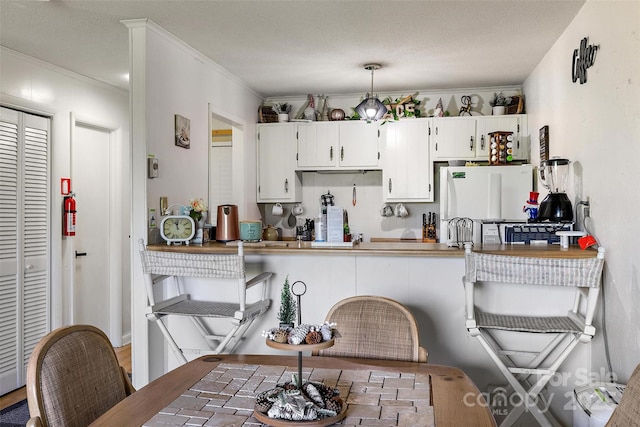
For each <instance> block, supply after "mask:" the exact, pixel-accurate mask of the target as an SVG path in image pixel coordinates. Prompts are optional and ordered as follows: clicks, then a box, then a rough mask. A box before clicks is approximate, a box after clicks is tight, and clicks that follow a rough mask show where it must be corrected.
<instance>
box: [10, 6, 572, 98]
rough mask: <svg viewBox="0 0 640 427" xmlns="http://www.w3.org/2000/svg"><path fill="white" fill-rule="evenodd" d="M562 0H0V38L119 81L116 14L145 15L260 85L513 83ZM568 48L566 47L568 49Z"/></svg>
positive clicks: (562, 22) (567, 18)
mask: <svg viewBox="0 0 640 427" xmlns="http://www.w3.org/2000/svg"><path fill="white" fill-rule="evenodd" d="M583 4H584V1H583V0H569V1H560V0H555V1H543V0H535V1H534V0H522V1H506V0H502V1H492V0H465V1H435V0H434V1H429V0H424V1H420V0H413V1H397V0H396V1H393V0H386V1H382V0H377V1H375V0H374V1H355V0H352V1H349V0H343V1H322V0H315V1H311V0H288V1H269V0H261V1H241V0H235V1H231V0H226V1H222V0H218V1H216V0H209V1H194V0H172V1H164V0H162V1H160V0H153V1H149V0H146V1H144V0H138V1H132V0H130V1H115V0H113V1H112V0H109V1H106V0H50V1H31V0H20V1H13V0H0V44H1V45H2V46H5V47H7V48H10V49H13V50H16V51H19V52H22V53H24V54H27V55H30V56H33V57H36V58H39V59H42V60H44V61H46V62H49V63H52V64H55V65H58V66H60V67H63V68H66V69H68V70H71V71H75V72H77V73H79V74H83V75H85V76H88V77H92V78H94V79H97V80H100V81H103V82H105V83H108V84H110V85H113V86H117V87H121V88H124V89H127V88H128V82H127V81H126V79H125V78H124V77H123V76H124V75H126V73H127V72H128V33H127V31H128V30H127V28H126V27H125V26H124V25H123V24H122V23H121V22H120V20H123V19H135V18H149V19H151V20H152V21H154V22H155V23H156V24H158V25H159V26H161V27H163V28H164V29H166V30H167V31H169V32H170V33H172V34H174V35H175V36H176V37H178V38H179V39H181V40H182V41H184V42H186V43H187V44H189V45H190V46H192V47H193V48H195V49H196V50H198V51H200V52H201V53H202V54H204V55H205V56H207V57H209V58H211V59H212V60H213V61H215V62H216V63H218V64H219V65H221V66H222V67H224V68H225V69H227V70H228V71H229V72H231V73H232V74H234V75H236V76H238V77H239V78H241V79H242V80H244V81H245V82H246V83H247V85H248V86H249V87H250V88H252V89H253V90H255V91H256V92H257V93H259V94H260V95H262V96H264V97H270V96H271V97H273V96H288V95H304V94H307V93H314V94H346V93H359V92H366V91H367V90H368V89H370V84H371V76H370V73H369V72H368V71H365V70H364V68H363V65H364V64H365V63H369V62H379V63H381V64H382V65H383V68H382V69H381V70H379V71H376V72H375V76H374V87H375V91H376V92H400V91H407V90H416V89H417V90H432V89H433V90H435V89H448V88H468V87H486V86H504V85H519V84H522V83H523V81H524V80H525V78H526V77H527V76H528V75H529V74H530V72H531V71H532V70H533V68H534V67H535V66H536V65H537V64H538V62H540V60H541V59H542V57H543V56H544V54H545V53H546V52H547V51H548V50H549V48H550V47H551V46H552V45H553V43H554V42H555V41H556V40H557V39H558V37H559V36H560V34H561V33H562V32H563V31H564V29H565V28H566V27H567V25H568V24H569V23H570V22H571V20H572V19H573V18H574V17H575V15H576V14H577V13H578V11H579V10H580V8H581V7H582V6H583ZM567 60H568V59H567Z"/></svg>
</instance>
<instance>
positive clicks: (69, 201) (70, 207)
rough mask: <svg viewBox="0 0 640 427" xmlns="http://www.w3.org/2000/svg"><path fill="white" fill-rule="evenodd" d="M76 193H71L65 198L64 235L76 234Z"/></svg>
mask: <svg viewBox="0 0 640 427" xmlns="http://www.w3.org/2000/svg"><path fill="white" fill-rule="evenodd" d="M73 196H75V194H74V193H69V195H68V196H65V198H64V221H63V224H62V235H63V236H75V235H76V199H74V198H73Z"/></svg>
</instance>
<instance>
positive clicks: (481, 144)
mask: <svg viewBox="0 0 640 427" xmlns="http://www.w3.org/2000/svg"><path fill="white" fill-rule="evenodd" d="M480 149H481V150H484V135H482V136H481V137H480Z"/></svg>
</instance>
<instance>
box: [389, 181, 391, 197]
mask: <svg viewBox="0 0 640 427" xmlns="http://www.w3.org/2000/svg"><path fill="white" fill-rule="evenodd" d="M389 194H391V178H389Z"/></svg>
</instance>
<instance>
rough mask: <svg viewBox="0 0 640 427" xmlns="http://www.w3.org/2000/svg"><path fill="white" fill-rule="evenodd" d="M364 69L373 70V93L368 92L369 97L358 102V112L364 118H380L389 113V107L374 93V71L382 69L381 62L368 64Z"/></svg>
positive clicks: (368, 119)
mask: <svg viewBox="0 0 640 427" xmlns="http://www.w3.org/2000/svg"><path fill="white" fill-rule="evenodd" d="M364 69H365V70H369V71H371V93H367V98H366V99H365V100H364V101H362V102H361V103H360V104H358V106H357V107H356V113H358V115H359V116H360V118H361V119H363V120H367V121H371V120H380V119H381V118H382V116H384V115H385V114H386V113H387V107H386V106H385V105H384V104H383V103H382V102H381V101H380V100H379V99H378V98H377V97H376V96H374V95H373V72H374V71H375V70H379V69H380V64H366V65H365V66H364Z"/></svg>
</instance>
